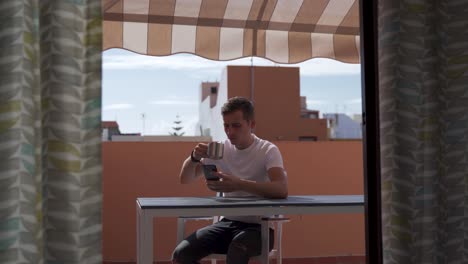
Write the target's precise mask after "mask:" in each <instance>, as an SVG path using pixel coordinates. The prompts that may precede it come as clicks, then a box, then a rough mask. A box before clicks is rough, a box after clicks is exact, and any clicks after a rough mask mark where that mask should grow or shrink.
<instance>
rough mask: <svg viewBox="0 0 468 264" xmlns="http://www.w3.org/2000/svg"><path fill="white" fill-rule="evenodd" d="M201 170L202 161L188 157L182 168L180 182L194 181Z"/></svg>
mask: <svg viewBox="0 0 468 264" xmlns="http://www.w3.org/2000/svg"><path fill="white" fill-rule="evenodd" d="M201 172H202V170H201V165H200V162H193V161H192V159H191V158H190V157H188V158H187V159H186V160H185V161H184V163H183V164H182V169H181V170H180V174H179V179H180V183H183V184H185V183H190V182H193V181H194V180H195V179H196V178H198V177H199V176H200V175H201Z"/></svg>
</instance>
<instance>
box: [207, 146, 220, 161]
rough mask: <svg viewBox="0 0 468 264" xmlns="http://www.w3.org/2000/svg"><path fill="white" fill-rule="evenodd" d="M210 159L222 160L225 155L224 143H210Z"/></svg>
mask: <svg viewBox="0 0 468 264" xmlns="http://www.w3.org/2000/svg"><path fill="white" fill-rule="evenodd" d="M207 154H208V158H210V159H222V158H223V154H224V143H222V142H210V143H208V152H207Z"/></svg>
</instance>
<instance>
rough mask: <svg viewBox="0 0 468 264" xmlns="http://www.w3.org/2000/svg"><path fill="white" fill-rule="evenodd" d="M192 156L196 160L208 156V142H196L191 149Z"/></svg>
mask: <svg viewBox="0 0 468 264" xmlns="http://www.w3.org/2000/svg"><path fill="white" fill-rule="evenodd" d="M193 157H194V158H195V159H197V160H200V159H202V158H208V144H205V143H198V144H197V146H196V147H195V148H194V149H193Z"/></svg>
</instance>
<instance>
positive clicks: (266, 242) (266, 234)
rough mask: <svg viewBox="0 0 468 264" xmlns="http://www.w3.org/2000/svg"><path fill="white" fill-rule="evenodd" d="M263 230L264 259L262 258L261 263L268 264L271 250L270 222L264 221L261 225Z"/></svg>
mask: <svg viewBox="0 0 468 264" xmlns="http://www.w3.org/2000/svg"><path fill="white" fill-rule="evenodd" d="M261 228H262V231H261V233H262V258H261V263H262V264H268V262H269V260H268V255H269V249H270V245H269V244H270V238H269V237H270V230H269V225H268V221H262V223H261Z"/></svg>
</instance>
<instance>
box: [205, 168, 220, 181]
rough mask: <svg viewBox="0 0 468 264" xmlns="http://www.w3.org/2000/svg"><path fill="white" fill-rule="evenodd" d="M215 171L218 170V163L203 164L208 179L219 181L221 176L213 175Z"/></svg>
mask: <svg viewBox="0 0 468 264" xmlns="http://www.w3.org/2000/svg"><path fill="white" fill-rule="evenodd" d="M213 171H218V169H216V165H203V174H204V175H205V178H206V180H207V181H219V178H218V177H217V176H214V175H213Z"/></svg>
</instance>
